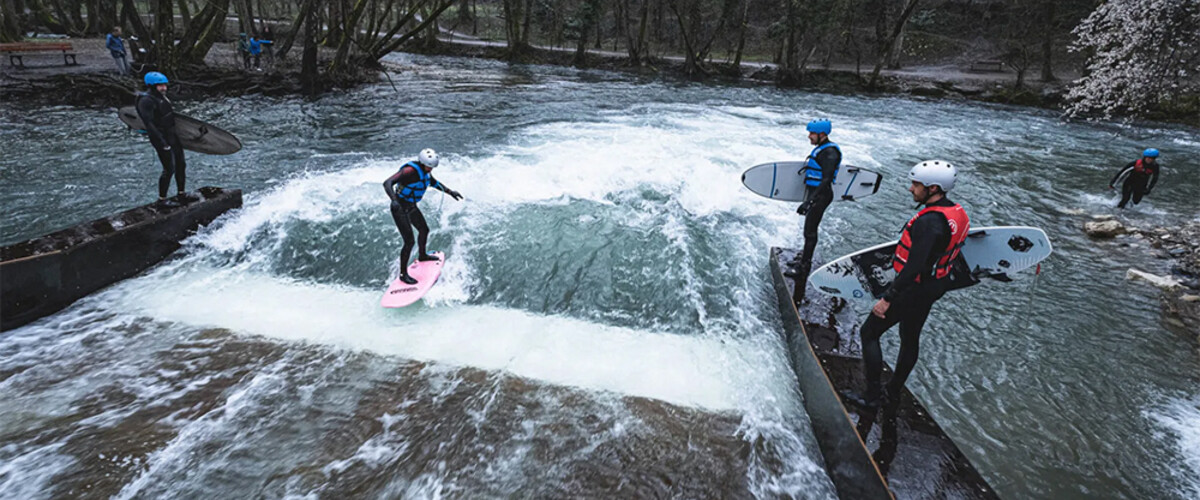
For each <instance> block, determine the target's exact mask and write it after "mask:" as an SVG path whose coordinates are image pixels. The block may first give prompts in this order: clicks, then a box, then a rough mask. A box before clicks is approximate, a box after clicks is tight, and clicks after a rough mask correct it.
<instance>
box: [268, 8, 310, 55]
mask: <svg viewBox="0 0 1200 500" xmlns="http://www.w3.org/2000/svg"><path fill="white" fill-rule="evenodd" d="M315 3H316V0H304V3H303V4H301V6H300V12H298V13H296V19H294V20H293V21H292V27H291V29H289V30H288V32H287V35H286V37H285V38H284V39H283V41H282V42H281V43H280V44H279V49H278V50H276V51H275V57H278V58H280V59H283V58H284V57H285V56H287V53H288V51H289V50H291V49H292V44H293V43H295V41H296V37H298V36H299V37H300V39H301V40H304V35H303V34H301V32H300V28H301V27H303V26H304V21H306V20H308V15H309V13H310V11H312V10H314V9H315V8H316V5H315ZM305 33H307V32H305Z"/></svg>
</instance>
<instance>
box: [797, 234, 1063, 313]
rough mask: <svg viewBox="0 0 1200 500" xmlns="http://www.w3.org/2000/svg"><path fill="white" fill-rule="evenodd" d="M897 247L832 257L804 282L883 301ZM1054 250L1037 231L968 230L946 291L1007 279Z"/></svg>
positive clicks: (837, 293) (849, 295)
mask: <svg viewBox="0 0 1200 500" xmlns="http://www.w3.org/2000/svg"><path fill="white" fill-rule="evenodd" d="M896 243H897V242H896V241H890V242H887V243H881V244H879V245H875V246H873V247H870V248H866V249H863V250H859V251H857V252H854V253H852V254H850V255H845V256H843V257H841V258H838V259H835V260H833V261H832V262H829V263H828V264H825V265H823V266H821V267H819V268H817V270H815V271H813V272H812V274H810V275H809V276H808V282H809V283H811V284H812V285H813V286H814V287H816V289H817V290H820V291H821V292H822V293H825V294H827V295H831V296H834V297H841V298H843V299H847V300H854V299H859V300H874V299H878V298H880V297H883V294H884V292H886V291H887V288H888V286H890V285H891V284H892V280H894V279H896V271H895V270H893V269H892V256H893V255H894V254H895V252H896ZM1052 251H1053V249H1052V248H1051V246H1050V238H1048V237H1047V236H1046V232H1045V231H1042V230H1041V229H1039V228H1036V227H1026V226H1000V227H979V228H971V230H970V231H969V232H968V233H967V241H966V243H964V244H963V248H962V252H961V254H960V255H959V257H958V259H955V262H954V268H953V270H952V271H951V276H950V289H951V290H957V289H959V288H966V287H968V286H971V285H974V284H976V283H979V281H980V280H982V279H983V278H990V279H993V280H997V281H1011V278H1010V277H1009V275H1011V274H1013V273H1017V272H1020V271H1023V270H1025V269H1029V268H1030V267H1033V266H1035V265H1037V264H1038V263H1039V262H1041V261H1042V260H1045V259H1046V257H1049V256H1050V253H1051V252H1052Z"/></svg>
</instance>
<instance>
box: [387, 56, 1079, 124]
mask: <svg viewBox="0 0 1200 500" xmlns="http://www.w3.org/2000/svg"><path fill="white" fill-rule="evenodd" d="M404 50H405V51H406V52H411V53H416V54H424V55H444V56H456V57H481V58H488V59H498V60H509V59H510V54H509V50H508V47H507V46H506V45H504V44H501V43H495V42H484V41H477V40H457V39H456V40H453V41H443V42H441V43H439V44H437V45H434V46H432V47H426V46H423V45H422V46H418V45H417V44H410V45H409V46H407V47H405V49H404ZM519 60H520V62H522V63H528V64H548V65H555V66H576V64H575V53H574V51H571V50H566V49H552V48H545V47H532V48H529V49H528V50H526V51H525V52H523V53H522V54H521V57H520V58H519ZM581 67H584V68H588V69H601V70H607V71H618V72H626V73H636V74H642V75H664V76H668V77H672V78H690V79H703V80H706V81H716V82H725V83H749V84H756V85H771V86H778V87H782V88H796V89H805V90H815V91H818V92H826V93H833V94H855V95H863V94H867V95H870V94H877V95H885V94H902V95H909V96H913V97H921V98H944V99H958V100H972V101H982V102H991V103H999V104H1011V105H1020V106H1032V107H1040V108H1049V109H1059V107H1060V106H1061V104H1062V102H1063V96H1064V95H1065V94H1066V81H1064V80H1059V81H1055V82H1039V81H1035V80H1032V79H1027V80H1026V81H1025V82H1024V84H1023V85H1022V87H1021V88H1019V89H1018V88H1016V87H1015V83H1016V76H1015V75H1014V74H1012V73H1009V72H1003V71H1002V72H970V71H967V70H964V69H962V68H957V67H955V66H954V65H952V64H942V65H930V66H922V67H907V68H904V69H899V70H883V71H881V72H880V81H879V84H878V85H877V86H876V87H875V88H873V89H866V88H865V87H866V86H865V84H864V82H865V80H866V79H868V78H869V76H870V71H871V67H870V66H867V65H864V66H862V67H861V68H856V67H855V66H853V65H844V64H835V65H831V66H830V67H828V68H826V67H820V66H815V67H810V68H808V69H806V70H804V71H803V72H800V73H798V74H795V75H790V76H788V77H786V78H782V77H781V75H780V73H779V69H778V67H777V66H776V65H774V64H770V63H757V62H744V63H742V64H741V65H740V67H736V68H735V67H734V66H733V65H732V64H729V63H723V62H719V61H716V62H713V63H711V64H710V65H709V67H710V68H711V73H710V74H708V75H704V76H702V77H699V78H698V77H696V76H694V75H688V74H687V73H686V71H685V67H684V60H683V58H682V57H657V58H653V59H652V60H651V61H649V62H648V63H646V64H645V65H641V66H639V65H634V64H631V63H630V61H629V57H628V56H627V55H624V54H621V53H617V52H610V51H588V53H587V56H586V57H585V63H584V64H583V65H582V66H581ZM860 69H861V71H859V70H860Z"/></svg>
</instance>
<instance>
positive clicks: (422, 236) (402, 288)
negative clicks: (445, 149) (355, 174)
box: [382, 148, 463, 307]
mask: <svg viewBox="0 0 1200 500" xmlns="http://www.w3.org/2000/svg"><path fill="white" fill-rule="evenodd" d="M439 162H440V159H439V157H438V154H437V151H434V150H432V149H428V148H427V149H423V150H421V153H420V154H418V155H417V158H416V160H413V161H409V162H406V163H405V164H404V165H401V166H400V169H399V170H397V171H396V173H395V174H392V176H391V177H388V178H387V180H385V181H383V188H384V190H385V191H387V194H388V198H390V199H391V200H392V204H391V211H392V220H393V221H394V222H395V223H396V229H397V230H399V231H400V236H401V237H403V238H404V247H403V248H401V249H400V276H398V277H397V278H396V279H395V280H394V281H393V282H392V284H391V286H390V287H388V291H387V292H386V293H385V294H384V297H383V300H382V305H383V306H384V307H404V306H406V305H409V304H412V303H413V302H416V301H417V300H419V299H420V298H421V297H422V296H424V295H425V292H428V291H429V289H430V288H431V287H433V284H434V282H436V281H437V278H438V276H440V275H441V270H442V263H443V262H444V260H445V256H444V255H443V254H442V253H440V252H434V253H433V254H430V253H427V252H426V248H425V244H426V242H427V241H429V224H428V223H426V222H425V215H424V214H422V213H421V208H420V207H419V206H417V204H418V203H420V202H421V200H422V199H423V198H424V197H425V192H426V191H427V190H428V189H429V188H434V189H437V190H439V191H442V192H444V193H446V194H448V195H450V197H452V198H454V199H455V200H462V199H463V196H462V194H459V192H458V191H455V190H453V189H450V188H448V187H446V185H445V184H442V183H441V182H438V180H437V179H435V178H434V177H433V169H434V168H436V167H437V166H438V163H439ZM413 228H416V229H417V236H416V238H415V241H414V238H413V231H412V230H413ZM414 242H415V243H416V246H417V258H416V262H413V265H412V266H409V257H411V255H412V250H413V244H414ZM410 299H411V300H410Z"/></svg>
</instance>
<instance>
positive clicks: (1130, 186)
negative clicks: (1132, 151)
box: [1108, 160, 1158, 208]
mask: <svg viewBox="0 0 1200 500" xmlns="http://www.w3.org/2000/svg"><path fill="white" fill-rule="evenodd" d="M1135 165H1137V160H1134V161H1131V162H1129V163H1128V164H1127V165H1125V166H1124V167H1122V168H1121V170H1118V171H1117V175H1114V176H1113V178H1112V180H1111V181H1108V185H1109V186H1112V185H1113V184H1114V183H1116V182H1117V179H1119V178H1120V177H1121V174H1123V173H1125V171H1126V170H1129V171H1130V172H1129V177H1126V178H1125V182H1124V183H1122V184H1121V202H1120V203H1118V204H1117V208H1125V204H1127V203H1129V199H1130V198H1133V204H1134V205H1137V204H1138V203H1141V202H1142V197H1143V196H1145V195H1147V194H1149V193H1150V190H1151V189H1154V185H1155V184H1158V160H1155V161H1154V163H1146V162H1145V161H1144V160H1143V163H1142V166H1143V167H1145V169H1146V171H1147V173H1138V171H1137V170H1136V169H1134V166H1135Z"/></svg>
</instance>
